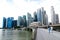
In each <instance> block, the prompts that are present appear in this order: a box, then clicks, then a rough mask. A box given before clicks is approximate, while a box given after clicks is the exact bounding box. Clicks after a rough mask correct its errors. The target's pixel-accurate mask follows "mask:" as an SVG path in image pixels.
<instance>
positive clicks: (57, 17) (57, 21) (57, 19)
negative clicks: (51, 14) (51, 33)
mask: <svg viewBox="0 0 60 40" xmlns="http://www.w3.org/2000/svg"><path fill="white" fill-rule="evenodd" d="M55 16H56V18H55V19H56V24H59V16H58V14H55Z"/></svg>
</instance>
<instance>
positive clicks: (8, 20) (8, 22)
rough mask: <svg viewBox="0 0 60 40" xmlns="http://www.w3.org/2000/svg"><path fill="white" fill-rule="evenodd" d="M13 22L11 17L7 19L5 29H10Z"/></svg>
mask: <svg viewBox="0 0 60 40" xmlns="http://www.w3.org/2000/svg"><path fill="white" fill-rule="evenodd" d="M13 20H14V18H13V17H8V18H7V28H12V26H13V25H12V21H13Z"/></svg>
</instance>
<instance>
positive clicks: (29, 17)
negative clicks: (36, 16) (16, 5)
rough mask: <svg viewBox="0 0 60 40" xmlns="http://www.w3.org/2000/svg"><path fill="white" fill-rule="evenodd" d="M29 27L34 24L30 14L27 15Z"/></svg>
mask: <svg viewBox="0 0 60 40" xmlns="http://www.w3.org/2000/svg"><path fill="white" fill-rule="evenodd" d="M27 21H28V22H27V26H29V25H30V24H31V23H32V17H31V14H30V13H27Z"/></svg>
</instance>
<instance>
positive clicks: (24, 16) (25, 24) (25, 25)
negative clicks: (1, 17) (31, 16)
mask: <svg viewBox="0 0 60 40" xmlns="http://www.w3.org/2000/svg"><path fill="white" fill-rule="evenodd" d="M23 20H24V24H23V25H24V27H27V20H26V15H23Z"/></svg>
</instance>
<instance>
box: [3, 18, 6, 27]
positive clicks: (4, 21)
mask: <svg viewBox="0 0 60 40" xmlns="http://www.w3.org/2000/svg"><path fill="white" fill-rule="evenodd" d="M3 28H6V18H5V17H3Z"/></svg>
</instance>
